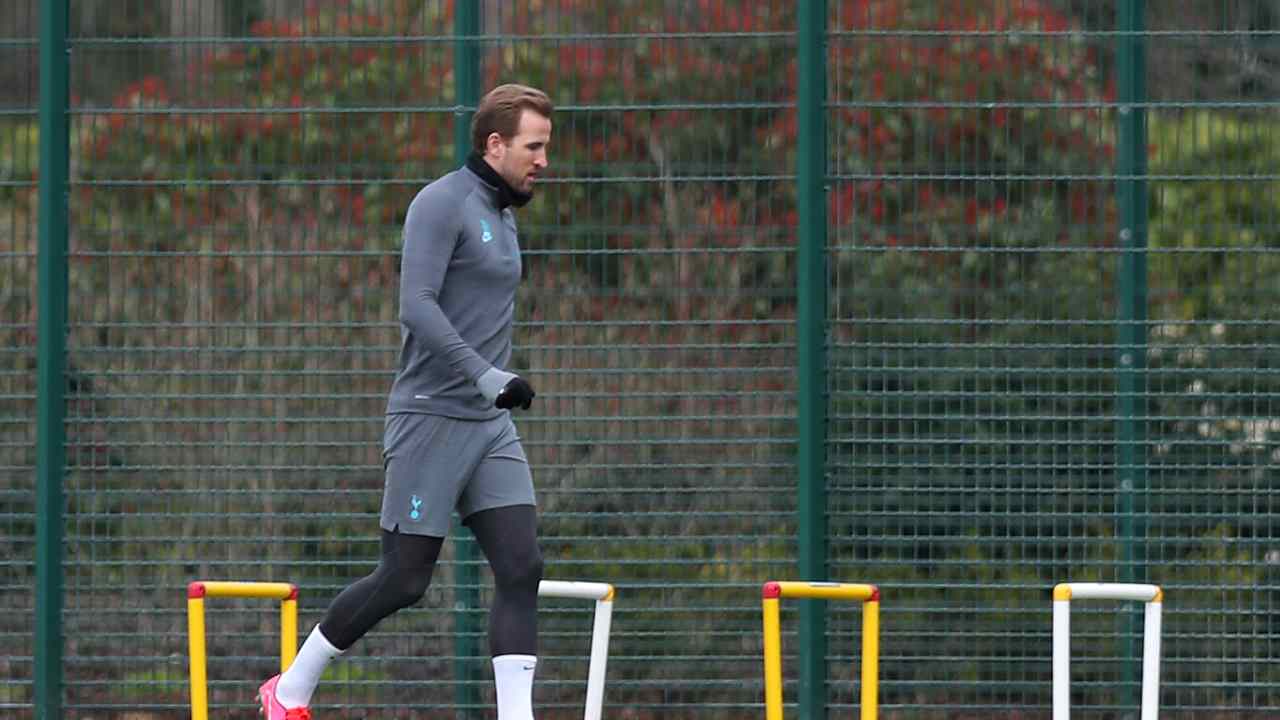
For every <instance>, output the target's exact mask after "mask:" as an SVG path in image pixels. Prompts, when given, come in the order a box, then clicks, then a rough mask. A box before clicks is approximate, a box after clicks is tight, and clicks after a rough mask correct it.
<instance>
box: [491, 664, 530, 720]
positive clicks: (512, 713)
mask: <svg viewBox="0 0 1280 720" xmlns="http://www.w3.org/2000/svg"><path fill="white" fill-rule="evenodd" d="M537 666H538V658H537V657H536V656H534V655H499V656H497V657H495V658H494V659H493V685H494V687H495V688H496V689H497V691H498V720H533V670H534V668H536V667H537Z"/></svg>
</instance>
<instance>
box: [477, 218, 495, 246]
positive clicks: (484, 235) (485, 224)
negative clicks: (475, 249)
mask: <svg viewBox="0 0 1280 720" xmlns="http://www.w3.org/2000/svg"><path fill="white" fill-rule="evenodd" d="M480 231H481V234H480V240H481V241H482V242H489V241H490V240H492V239H493V233H491V232H489V221H488V220H481V221H480Z"/></svg>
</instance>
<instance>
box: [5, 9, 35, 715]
mask: <svg viewBox="0 0 1280 720" xmlns="http://www.w3.org/2000/svg"><path fill="white" fill-rule="evenodd" d="M38 26H39V23H38V14H37V12H36V4H35V2H34V0H31V1H23V2H16V3H6V4H5V6H4V7H2V8H0V605H2V606H3V607H5V608H6V609H7V612H6V613H5V616H6V617H5V618H4V620H2V621H0V643H3V648H4V649H3V650H2V651H0V712H2V713H3V714H5V716H6V717H16V718H25V717H30V711H29V707H30V703H31V697H32V692H33V691H32V682H31V680H32V673H33V658H34V652H33V646H34V637H33V625H32V618H33V617H34V614H35V595H34V591H33V589H32V578H33V577H34V575H35V560H36V553H35V543H34V538H35V464H36V463H35V461H36V453H35V442H36V432H35V422H34V419H35V414H36V375H35V372H34V370H35V364H34V363H35V348H36V312H35V309H36V297H35V283H34V278H35V276H36V246H37V227H38V221H37V218H36V209H37V204H36V166H37V164H38V161H39V160H38V158H39V132H38V130H37V125H38V123H37V108H38V104H39V94H40V93H39V88H38V87H37V84H36V81H37V79H38V76H37V75H36V73H35V68H36V64H37V59H36V51H37V47H38V43H37V37H38V33H39V27H38Z"/></svg>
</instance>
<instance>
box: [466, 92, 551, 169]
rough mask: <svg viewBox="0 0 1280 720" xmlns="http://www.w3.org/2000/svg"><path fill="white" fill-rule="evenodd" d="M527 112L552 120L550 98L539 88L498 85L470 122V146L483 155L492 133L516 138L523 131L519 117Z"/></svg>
mask: <svg viewBox="0 0 1280 720" xmlns="http://www.w3.org/2000/svg"><path fill="white" fill-rule="evenodd" d="M526 109H527V110H532V111H534V112H536V113H538V114H539V115H541V116H543V117H547V118H549V117H551V111H552V107H551V98H549V97H547V94H546V93H544V92H542V91H541V90H539V89H537V88H531V87H529V86H527V85H515V84H507V85H499V86H498V87H496V88H494V89H492V90H490V91H489V92H488V93H486V94H485V96H484V97H483V98H481V99H480V107H478V108H476V114H475V116H474V117H472V118H471V145H472V147H474V148H475V151H476V152H478V153H481V154H484V149H485V141H486V140H488V138H489V134H490V133H498V135H500V136H502V137H504V138H510V137H513V136H514V135H515V134H516V132H517V131H518V130H519V129H520V115H521V114H522V113H523V112H524V111H525V110H526Z"/></svg>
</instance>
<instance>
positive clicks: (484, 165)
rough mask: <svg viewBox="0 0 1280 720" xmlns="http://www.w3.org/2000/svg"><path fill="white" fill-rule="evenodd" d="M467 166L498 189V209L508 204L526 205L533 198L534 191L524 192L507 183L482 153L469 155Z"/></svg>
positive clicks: (514, 205)
mask: <svg viewBox="0 0 1280 720" xmlns="http://www.w3.org/2000/svg"><path fill="white" fill-rule="evenodd" d="M467 167H469V168H471V172H473V173H475V174H476V175H479V176H480V179H481V180H484V181H485V182H486V183H488V184H489V185H492V186H493V187H494V189H496V190H497V196H496V199H497V201H498V209H499V210H501V209H503V208H505V207H507V206H508V205H510V206H512V207H524V205H525V203H527V202H529V201H530V200H532V199H533V193H522V192H520V191H519V190H516V189H515V188H513V187H511V186H510V185H509V184H507V181H506V180H504V179H503V177H502V176H501V175H499V174H498V171H497V170H494V169H493V166H492V165H490V164H489V163H488V162H487V161H486V160H485V159H484V158H483V157H480V153H477V152H472V153H471V154H470V155H468V156H467Z"/></svg>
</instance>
